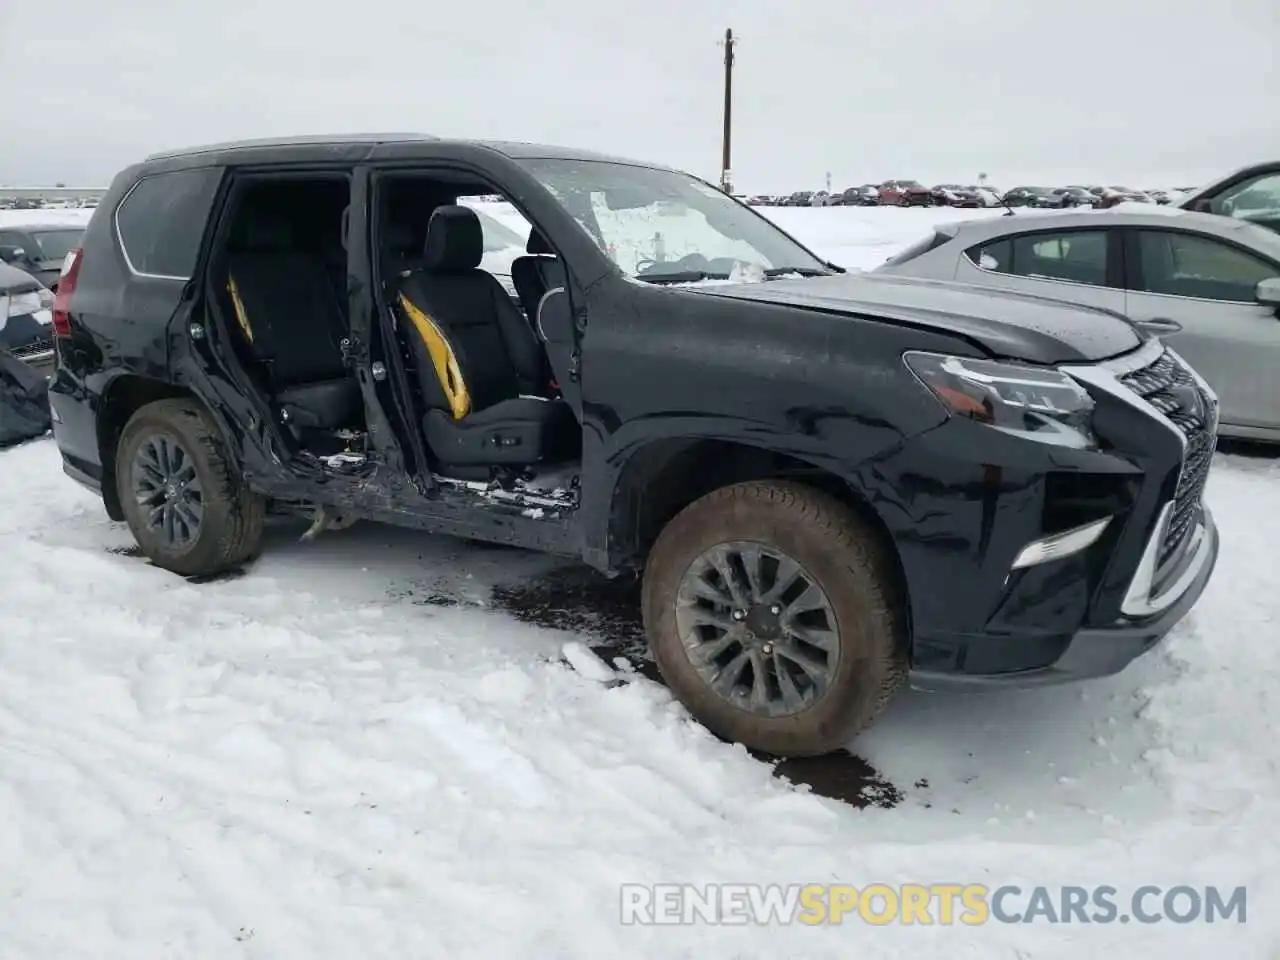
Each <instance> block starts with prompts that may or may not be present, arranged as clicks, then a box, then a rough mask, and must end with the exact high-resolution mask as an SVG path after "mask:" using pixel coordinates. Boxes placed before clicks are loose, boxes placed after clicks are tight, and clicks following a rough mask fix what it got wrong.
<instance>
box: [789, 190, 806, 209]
mask: <svg viewBox="0 0 1280 960" xmlns="http://www.w3.org/2000/svg"><path fill="white" fill-rule="evenodd" d="M812 203H813V191H812V190H797V191H796V192H795V193H793V194H791V196H789V197H787V199H785V200H783V201H782V206H784V207H807V206H810V205H811V204H812Z"/></svg>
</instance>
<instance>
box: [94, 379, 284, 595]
mask: <svg viewBox="0 0 1280 960" xmlns="http://www.w3.org/2000/svg"><path fill="white" fill-rule="evenodd" d="M158 450H171V451H172V450H177V451H180V454H172V455H167V457H168V460H169V461H170V462H171V463H173V466H174V470H173V471H172V473H173V475H175V476H177V475H181V476H182V477H184V478H187V477H190V478H194V479H193V480H192V479H188V480H187V481H186V483H185V485H183V486H182V488H181V489H182V492H183V493H184V494H185V495H186V496H187V497H189V498H192V499H196V497H195V494H198V504H199V509H198V514H199V519H198V523H195V524H190V523H187V524H183V525H180V524H179V523H178V521H176V520H175V521H174V523H173V526H174V527H176V528H179V529H181V530H185V531H186V532H187V533H188V534H189V535H188V536H187V537H186V538H185V539H181V540H180V539H179V538H172V539H171V538H167V537H166V536H165V534H164V531H163V529H156V528H154V527H153V526H152V525H151V524H149V522H148V513H149V511H148V510H147V508H146V507H145V506H144V505H143V504H142V503H140V502H139V495H138V484H139V483H144V484H145V485H146V487H147V490H148V492H150V490H151V488H152V487H157V489H156V490H155V493H154V496H155V497H156V498H160V497H161V496H162V489H163V487H162V486H158V485H157V482H156V477H157V473H156V472H155V471H154V470H144V469H142V467H141V466H140V464H141V463H142V462H143V461H147V462H148V463H150V464H152V465H154V464H155V463H156V456H155V454H156V453H157V451H158ZM174 461H177V463H174ZM135 468H137V469H135ZM115 470H116V489H117V490H118V491H119V494H120V506H121V508H122V509H123V511H124V516H125V521H126V522H127V523H128V524H129V529H130V530H131V531H132V532H133V536H134V539H135V540H137V542H138V546H139V547H141V548H142V552H143V553H144V554H146V556H147V557H148V558H149V559H150V560H151V562H152V563H154V564H155V565H156V566H158V567H162V568H164V569H165V570H169V571H172V572H173V573H177V574H181V575H182V576H185V577H209V576H216V575H218V574H221V573H225V572H227V571H229V570H233V569H235V568H237V567H239V566H240V565H242V564H244V563H246V562H248V561H249V560H250V559H252V558H253V557H255V556H256V555H257V553H258V550H259V547H260V545H261V542H262V528H263V523H264V519H265V516H266V502H265V500H264V499H263V498H262V497H260V496H258V495H257V494H255V493H253V492H252V491H250V490H249V489H248V487H247V486H246V485H245V483H244V480H243V478H242V477H241V475H240V472H239V470H238V469H237V467H236V464H235V462H234V460H233V458H232V457H231V454H230V452H229V451H228V450H227V448H226V444H225V443H223V440H222V435H221V433H220V432H219V431H218V428H217V425H216V424H215V423H214V422H213V420H212V418H211V417H210V416H209V414H208V413H207V412H206V411H205V410H204V409H203V408H202V407H200V406H199V405H198V404H197V403H195V402H193V401H191V400H183V399H175V400H158V401H156V402H154V403H149V404H147V405H146V406H144V407H142V408H140V409H139V410H138V411H137V412H135V413H134V415H133V416H132V417H130V419H129V422H128V423H127V424H126V425H125V428H124V432H123V433H122V434H121V436H120V444H119V446H118V447H117V449H116V467H115ZM144 476H145V479H144ZM163 486H168V485H167V484H166V485H163ZM190 506H191V504H190V503H188V507H190ZM192 515H193V513H192V511H191V510H190V509H188V510H186V511H183V512H182V516H185V517H186V518H187V519H188V520H189V519H190V518H191V516H192Z"/></svg>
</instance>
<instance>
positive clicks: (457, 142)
mask: <svg viewBox="0 0 1280 960" xmlns="http://www.w3.org/2000/svg"><path fill="white" fill-rule="evenodd" d="M412 144H422V145H424V146H425V145H428V144H436V145H439V146H446V145H447V146H473V147H479V148H485V149H488V150H492V151H494V152H495V153H500V154H503V155H504V156H507V157H510V158H512V159H517V160H531V159H541V158H548V159H559V160H597V161H603V162H609V163H625V164H629V165H632V166H644V167H654V168H659V169H669V168H666V167H663V165H662V164H656V163H647V162H644V161H640V160H634V159H631V158H627V157H615V156H610V155H608V154H604V153H597V152H595V151H592V150H585V149H582V148H579V147H565V146H555V145H551V144H540V143H525V142H521V141H514V140H471V139H466V138H451V137H438V136H435V135H434V134H429V133H334V134H307V135H301V136H293V137H266V138H259V139H252V140H232V141H227V142H225V143H210V144H204V145H201V146H193V147H184V148H181V149H175V150H167V151H163V152H160V153H153V154H151V155H150V156H149V157H147V158H146V160H145V161H144V163H152V162H157V161H163V160H180V159H183V158H188V157H191V158H194V157H202V156H210V155H214V154H221V155H234V154H236V153H238V152H240V151H249V150H288V149H289V148H290V147H313V148H321V149H323V148H326V147H328V148H333V149H341V148H347V147H359V146H365V147H369V148H370V149H371V150H373V149H376V148H377V147H380V146H387V145H397V146H404V145H412Z"/></svg>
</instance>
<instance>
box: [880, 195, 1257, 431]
mask: <svg viewBox="0 0 1280 960" xmlns="http://www.w3.org/2000/svg"><path fill="white" fill-rule="evenodd" d="M908 252H909V253H910V254H911V255H909V256H900V257H898V258H895V261H891V262H890V263H888V264H885V265H883V266H881V267H877V268H876V270H877V271H882V272H885V273H892V274H898V275H906V276H914V277H926V278H935V279H940V280H959V281H963V282H965V283H978V284H982V285H984V286H988V287H991V288H993V289H1001V290H1011V291H1015V292H1019V293H1030V294H1036V295H1038V296H1043V297H1053V298H1054V299H1057V300H1066V301H1069V302H1073V303H1078V304H1081V305H1085V306H1092V307H1100V308H1103V309H1106V310H1112V311H1114V312H1116V313H1117V314H1122V315H1124V316H1126V317H1128V318H1129V319H1130V320H1131V321H1132V322H1134V323H1135V324H1137V325H1138V326H1139V327H1141V328H1143V329H1144V330H1146V331H1148V332H1150V333H1152V334H1154V335H1158V336H1159V337H1160V338H1161V339H1162V340H1164V341H1166V342H1167V343H1168V344H1169V346H1171V347H1173V349H1175V350H1176V351H1177V352H1178V353H1179V354H1180V355H1181V356H1183V357H1185V358H1186V360H1187V362H1188V363H1190V364H1191V366H1192V367H1194V368H1195V369H1196V370H1197V371H1199V372H1200V374H1201V375H1202V376H1203V377H1204V378H1205V379H1206V380H1207V381H1208V382H1209V384H1210V386H1212V387H1213V389H1214V390H1215V391H1216V392H1217V394H1218V396H1219V397H1220V399H1221V404H1222V417H1221V420H1222V422H1221V432H1222V434H1223V435H1224V436H1230V437H1239V438H1243V439H1251V440H1265V441H1273V442H1280V376H1277V374H1276V371H1277V369H1280V314H1277V309H1278V308H1280V236H1278V235H1277V234H1275V233H1273V232H1272V231H1270V230H1265V229H1262V228H1260V227H1257V226H1254V225H1253V224H1250V223H1247V222H1245V221H1243V220H1233V219H1229V218H1227V217H1218V216H1213V215H1210V214H1200V213H1193V212H1189V211H1179V210H1176V209H1175V208H1170V207H1165V208H1154V207H1152V208H1148V209H1147V210H1143V209H1142V208H1141V207H1138V208H1125V207H1117V208H1115V209H1113V210H1108V211H1105V212H1096V213H1095V212H1087V213H1067V214H1057V215H1054V216H1044V217H1031V216H1022V217H1014V218H1008V219H1006V218H1003V217H1001V218H996V219H993V220H981V221H973V222H969V223H959V224H946V225H944V226H940V227H938V228H937V230H936V231H935V232H934V234H933V235H932V236H931V237H930V238H929V239H928V241H927V242H922V243H921V244H917V245H916V247H914V248H912V249H911V250H909V251H908Z"/></svg>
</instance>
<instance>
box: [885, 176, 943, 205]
mask: <svg viewBox="0 0 1280 960" xmlns="http://www.w3.org/2000/svg"><path fill="white" fill-rule="evenodd" d="M879 189H880V202H881V203H882V204H884V205H886V206H894V207H931V206H933V195H932V194H931V193H930V192H929V188H928V187H926V186H924V185H923V184H921V183H920V182H919V181H918V180H886V181H885V182H884V183H882V184H880V188H879Z"/></svg>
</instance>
